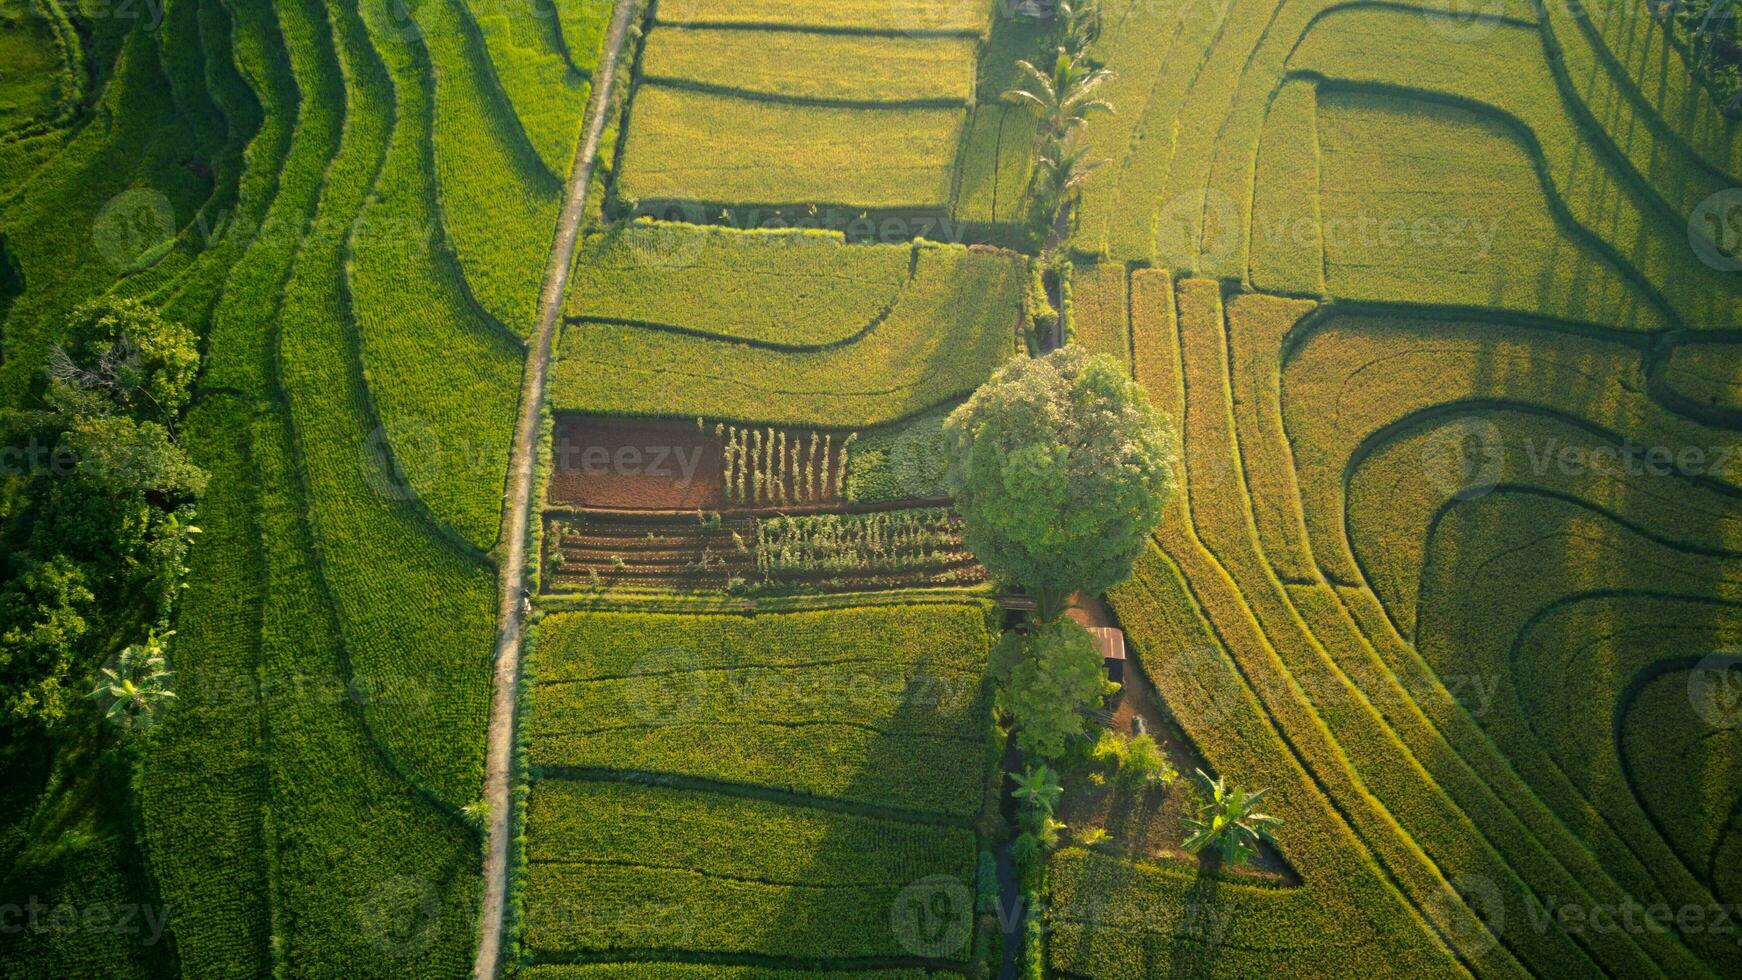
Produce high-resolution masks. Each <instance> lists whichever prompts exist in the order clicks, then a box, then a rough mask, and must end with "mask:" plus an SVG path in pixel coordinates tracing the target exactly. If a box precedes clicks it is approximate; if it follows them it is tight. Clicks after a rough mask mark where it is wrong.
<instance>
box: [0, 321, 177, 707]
mask: <svg viewBox="0 0 1742 980" xmlns="http://www.w3.org/2000/svg"><path fill="white" fill-rule="evenodd" d="M199 362H200V354H199V347H198V341H197V338H196V337H195V336H194V335H193V333H192V332H191V331H189V330H187V329H186V328H185V327H182V326H180V325H178V324H174V323H170V322H167V321H165V320H164V319H163V318H162V317H160V316H159V315H158V314H157V312H156V311H155V310H153V309H152V308H151V307H149V306H146V305H145V304H143V303H140V302H138V301H135V300H123V301H101V302H98V303H95V304H92V305H87V306H85V307H82V308H80V309H79V310H77V311H76V312H75V313H74V314H73V315H72V317H71V320H70V322H69V323H68V324H67V329H66V332H65V334H64V342H63V345H62V346H61V347H57V348H55V349H54V350H53V351H52V352H51V353H50V356H49V360H48V367H47V372H46V377H45V378H44V379H43V383H42V386H41V388H40V390H39V391H38V392H36V393H35V394H34V396H33V398H32V399H31V401H32V403H33V407H29V408H24V409H9V410H6V411H3V412H0V538H3V539H4V544H5V552H6V557H5V559H4V565H3V566H0V727H11V726H36V727H38V728H46V729H52V728H55V727H57V726H59V725H61V724H63V723H64V722H66V721H67V720H68V718H69V716H70V715H71V714H72V713H73V711H74V708H75V705H76V704H77V703H78V702H79V700H80V699H82V698H85V697H93V698H95V699H97V700H98V701H100V702H103V707H104V708H105V710H106V713H107V714H108V716H109V717H111V718H112V719H114V720H115V721H116V722H117V723H119V724H121V725H122V726H124V727H126V728H129V729H133V728H137V727H139V726H142V725H145V724H149V722H150V720H151V719H152V717H153V716H154V715H155V714H156V713H157V711H158V709H159V708H160V706H161V705H162V704H164V703H165V702H166V701H167V700H168V699H170V698H173V696H174V695H173V692H172V690H171V680H172V675H171V674H170V672H169V669H168V666H167V662H166V655H165V641H166V639H167V637H168V636H169V634H168V632H167V629H166V627H167V623H168V618H169V613H170V608H171V605H172V603H173V600H174V597H175V595H176V594H177V592H179V590H180V589H181V585H182V578H183V576H184V575H185V574H186V566H185V563H184V560H185V557H186V554H187V549H188V546H189V545H190V543H191V542H192V541H193V539H194V537H195V536H196V535H198V534H199V528H197V527H195V526H193V524H192V520H193V513H194V505H195V502H196V501H197V499H198V497H199V495H200V493H201V492H202V491H203V490H204V488H205V485H206V474H205V473H204V472H203V471H201V470H200V469H199V468H198V467H196V466H195V465H194V464H193V463H192V461H191V460H190V459H189V458H188V455H187V453H186V451H185V450H184V449H183V448H182V446H181V444H180V442H179V440H178V438H177V434H176V427H177V424H178V422H179V420H180V418H181V417H182V414H183V412H184V411H185V410H186V408H187V406H188V403H189V400H190V398H191V396H192V391H193V384H194V378H195V375H196V374H197V372H198V370H199ZM129 641H132V642H129ZM117 648H119V653H117V652H116V651H117ZM93 682H96V689H95V690H92V689H91V687H90V685H91V684H92V683H93Z"/></svg>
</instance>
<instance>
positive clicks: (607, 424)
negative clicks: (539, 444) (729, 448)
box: [548, 415, 726, 510]
mask: <svg viewBox="0 0 1742 980" xmlns="http://www.w3.org/2000/svg"><path fill="white" fill-rule="evenodd" d="M723 448H724V447H723V446H722V445H721V440H720V439H718V438H716V437H715V436H714V431H713V428H712V427H708V428H707V429H706V430H705V431H700V430H698V429H697V428H696V424H695V423H694V422H687V423H686V422H661V421H630V420H625V419H602V418H595V417H592V416H584V415H564V416H559V417H558V418H557V420H556V432H555V438H554V439H553V443H552V450H551V452H552V464H553V466H552V470H551V478H550V493H549V495H548V499H549V502H550V503H553V504H563V505H568V506H574V507H588V508H601V509H607V510H719V509H721V508H723V507H724V506H725V503H726V497H725V480H724V477H723V476H722V475H721V473H720V457H721V450H722V449H723Z"/></svg>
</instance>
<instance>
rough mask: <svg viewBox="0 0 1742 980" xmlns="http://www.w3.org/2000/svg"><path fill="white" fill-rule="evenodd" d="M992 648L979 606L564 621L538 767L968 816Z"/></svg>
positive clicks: (538, 741)
mask: <svg viewBox="0 0 1742 980" xmlns="http://www.w3.org/2000/svg"><path fill="white" fill-rule="evenodd" d="M987 642H988V641H987V634H986V624H985V620H984V616H983V614H982V613H981V611H980V610H979V609H978V608H976V607H972V606H957V607H949V606H937V607H929V606H928V607H892V608H882V607H879V608H867V609H856V610H845V611H840V612H819V613H795V614H791V615H780V616H766V617H760V618H756V619H740V618H731V617H704V616H655V615H635V614H614V613H594V614H564V615H559V616H556V617H553V618H551V619H550V620H547V621H546V626H545V629H544V634H543V636H542V638H541V643H540V648H539V651H538V655H537V660H536V664H535V670H536V675H537V678H538V682H537V686H536V687H535V688H534V689H533V691H532V694H531V698H530V702H529V708H528V710H527V716H526V721H525V726H524V732H525V737H526V740H527V743H528V745H529V748H530V753H531V759H530V761H531V764H532V765H533V766H534V767H535V769H537V770H539V771H541V772H544V773H545V774H547V775H550V774H553V773H555V774H560V773H561V772H562V771H564V770H568V769H577V770H588V771H600V772H606V773H616V774H620V775H623V776H631V775H634V774H637V773H651V774H664V775H669V776H674V777H685V778H689V779H694V780H702V781H706V782H718V783H725V784H733V785H763V786H769V787H773V788H775V789H779V790H781V791H783V792H787V793H792V794H796V795H799V796H804V797H822V798H832V799H839V800H847V801H852V802H858V803H865V804H872V805H876V806H882V807H891V808H896V809H901V810H911V811H913V812H915V813H929V814H937V815H948V816H955V817H967V816H970V815H972V814H973V813H975V812H976V811H977V810H978V808H979V806H980V787H981V782H982V776H983V772H984V766H985V763H986V752H987V746H986V743H985V720H986V711H987V710H988V705H987V704H986V702H985V701H984V699H983V696H982V693H981V684H980V678H981V675H982V672H983V671H984V669H985V656H986V649H987ZM898 760H899V761H898Z"/></svg>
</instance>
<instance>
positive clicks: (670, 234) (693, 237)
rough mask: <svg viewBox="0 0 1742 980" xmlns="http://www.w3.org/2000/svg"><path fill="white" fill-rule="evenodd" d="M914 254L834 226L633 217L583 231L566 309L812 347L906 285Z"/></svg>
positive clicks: (857, 328) (886, 304) (870, 315)
mask: <svg viewBox="0 0 1742 980" xmlns="http://www.w3.org/2000/svg"><path fill="white" fill-rule="evenodd" d="M678 211H679V215H678V216H679V217H682V218H684V219H685V220H689V221H692V222H695V221H699V220H700V218H701V215H700V214H699V213H689V212H687V210H686V209H681V208H680V209H678ZM912 259H913V250H912V248H911V247H908V246H905V245H869V246H864V247H855V248H847V247H845V243H844V242H843V241H842V239H841V236H840V235H839V234H833V233H825V232H786V231H738V230H734V229H729V228H719V227H695V226H693V225H683V224H677V223H663V222H649V221H637V222H634V223H631V224H628V225H625V226H618V227H613V228H611V229H609V230H606V231H603V232H599V233H595V234H590V235H588V236H586V238H585V239H583V241H582V243H581V247H580V249H579V250H578V251H577V252H576V256H575V271H574V276H573V277H572V278H571V280H570V282H569V290H568V309H567V312H568V316H569V317H570V318H571V319H577V320H606V321H617V322H624V323H645V324H655V325H662V326H671V327H680V328H682V329H684V330H688V331H692V332H696V333H702V334H708V335H713V336H717V337H721V338H726V339H738V340H746V341H755V342H759V343H765V344H771V345H782V346H787V347H817V346H822V345H826V344H836V343H841V342H844V341H847V340H850V339H851V338H853V337H855V336H857V335H859V334H861V333H863V332H864V331H866V330H868V329H870V328H871V327H873V326H875V325H876V323H877V321H878V318H879V317H881V316H882V315H883V314H884V313H885V311H887V310H888V309H889V308H890V307H891V306H892V305H893V304H894V303H895V302H896V301H897V299H898V298H899V297H900V295H901V291H902V289H903V288H904V287H905V286H906V285H907V282H908V266H909V264H910V263H911V262H912Z"/></svg>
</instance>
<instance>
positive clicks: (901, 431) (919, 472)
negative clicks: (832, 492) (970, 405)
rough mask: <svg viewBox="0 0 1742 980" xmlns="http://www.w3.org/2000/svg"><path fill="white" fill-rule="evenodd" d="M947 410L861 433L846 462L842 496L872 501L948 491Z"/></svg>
mask: <svg viewBox="0 0 1742 980" xmlns="http://www.w3.org/2000/svg"><path fill="white" fill-rule="evenodd" d="M950 411H951V409H950V408H948V407H946V408H941V409H934V410H932V411H930V412H927V413H925V414H924V415H920V416H917V417H915V418H913V419H910V420H908V421H905V422H901V423H898V424H896V425H892V426H887V427H885V428H882V429H876V430H873V431H871V432H866V433H863V434H861V436H860V438H859V441H858V442H857V443H855V444H854V446H853V455H852V458H851V459H849V460H848V461H847V487H846V493H845V496H846V499H847V500H848V501H850V502H852V503H855V504H876V503H884V502H887V501H898V500H935V499H938V498H941V497H947V496H949V495H950V486H949V470H950V449H949V442H948V440H947V439H945V438H944V419H945V417H947V416H948V415H949V413H950Z"/></svg>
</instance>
